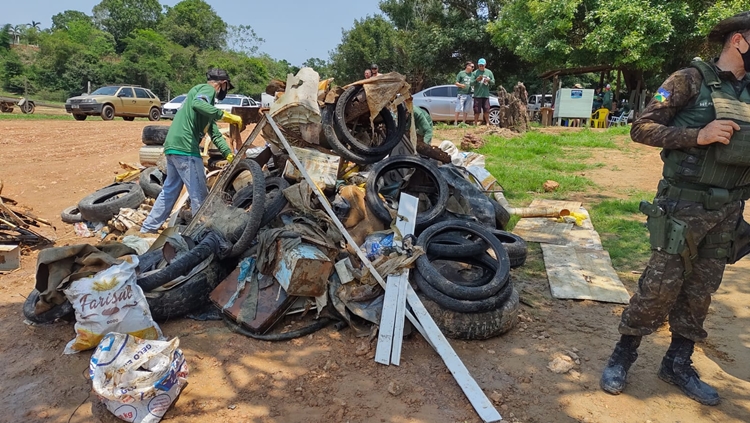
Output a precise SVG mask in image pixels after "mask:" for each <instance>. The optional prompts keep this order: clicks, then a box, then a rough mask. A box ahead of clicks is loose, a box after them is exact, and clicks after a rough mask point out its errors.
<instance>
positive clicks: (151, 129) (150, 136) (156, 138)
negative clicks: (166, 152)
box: [141, 125, 169, 145]
mask: <svg viewBox="0 0 750 423" xmlns="http://www.w3.org/2000/svg"><path fill="white" fill-rule="evenodd" d="M167 132H169V126H166V125H147V126H144V127H143V131H141V141H142V142H143V144H145V145H164V140H166V139H167Z"/></svg>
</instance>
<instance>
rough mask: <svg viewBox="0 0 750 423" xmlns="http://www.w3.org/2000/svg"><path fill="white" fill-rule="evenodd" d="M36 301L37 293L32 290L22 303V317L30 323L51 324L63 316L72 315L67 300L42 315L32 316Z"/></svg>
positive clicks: (71, 309) (70, 305)
mask: <svg viewBox="0 0 750 423" xmlns="http://www.w3.org/2000/svg"><path fill="white" fill-rule="evenodd" d="M38 301H39V291H37V290H36V289H34V290H33V291H31V293H30V294H29V296H28V297H26V301H24V303H23V315H24V317H26V319H27V320H28V321H30V322H32V323H52V322H54V321H55V320H57V319H62V318H63V317H65V316H69V315H71V314H73V305H72V304H70V302H69V301H68V300H65V302H64V303H62V304H60V305H56V306H54V307H52V308H51V309H49V310H47V311H45V312H44V313H41V314H34V307H35V306H36V303H37V302H38Z"/></svg>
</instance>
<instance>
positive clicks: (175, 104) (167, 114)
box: [161, 94, 187, 119]
mask: <svg viewBox="0 0 750 423" xmlns="http://www.w3.org/2000/svg"><path fill="white" fill-rule="evenodd" d="M186 97H187V94H182V95H178V96H177V97H175V98H173V99H171V100H169V102H167V103H164V105H163V106H161V118H162V119H174V115H176V114H177V111H178V110H180V107H182V103H183V102H184V101H185V98H186Z"/></svg>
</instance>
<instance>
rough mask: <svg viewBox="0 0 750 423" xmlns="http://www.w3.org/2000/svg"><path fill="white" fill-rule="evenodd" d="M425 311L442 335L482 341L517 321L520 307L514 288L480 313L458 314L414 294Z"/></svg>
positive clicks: (507, 329)
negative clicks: (502, 300) (498, 303)
mask: <svg viewBox="0 0 750 423" xmlns="http://www.w3.org/2000/svg"><path fill="white" fill-rule="evenodd" d="M418 295H419V298H420V300H422V304H423V305H424V307H425V308H426V309H427V312H428V313H429V314H430V316H432V319H433V320H434V321H435V324H436V325H437V326H438V327H439V328H440V331H441V332H442V333H443V335H445V336H447V337H448V338H452V339H465V340H470V341H473V340H483V339H489V338H492V337H495V336H499V335H502V334H504V333H506V332H508V331H509V330H511V329H513V328H514V327H515V326H516V323H518V312H519V310H520V308H521V305H520V299H519V295H518V291H516V289H515V288H514V289H512V291H511V294H510V296H509V297H508V300H507V301H506V302H505V304H503V306H502V307H500V308H497V309H495V310H492V311H487V312H484V313H459V312H455V311H451V310H446V309H444V308H442V307H440V306H439V305H438V304H437V303H435V302H434V301H432V300H430V299H429V298H427V297H425V296H424V295H423V294H418Z"/></svg>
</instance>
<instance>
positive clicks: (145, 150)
mask: <svg viewBox="0 0 750 423" xmlns="http://www.w3.org/2000/svg"><path fill="white" fill-rule="evenodd" d="M162 154H164V147H162V146H160V145H144V146H143V147H141V149H140V150H139V151H138V161H140V162H141V166H143V167H151V166H156V163H157V162H158V161H159V157H161V155H162Z"/></svg>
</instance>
